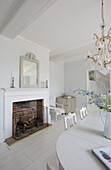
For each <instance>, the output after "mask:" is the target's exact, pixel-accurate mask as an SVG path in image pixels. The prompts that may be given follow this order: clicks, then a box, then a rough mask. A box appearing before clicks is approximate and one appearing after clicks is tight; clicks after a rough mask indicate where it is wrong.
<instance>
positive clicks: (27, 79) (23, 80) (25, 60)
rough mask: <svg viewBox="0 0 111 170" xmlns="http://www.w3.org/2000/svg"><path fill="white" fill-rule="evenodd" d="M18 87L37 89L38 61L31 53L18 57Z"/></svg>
mask: <svg viewBox="0 0 111 170" xmlns="http://www.w3.org/2000/svg"><path fill="white" fill-rule="evenodd" d="M20 87H21V88H37V87H39V61H38V60H37V59H36V56H35V55H34V54H33V53H27V54H26V55H25V56H20Z"/></svg>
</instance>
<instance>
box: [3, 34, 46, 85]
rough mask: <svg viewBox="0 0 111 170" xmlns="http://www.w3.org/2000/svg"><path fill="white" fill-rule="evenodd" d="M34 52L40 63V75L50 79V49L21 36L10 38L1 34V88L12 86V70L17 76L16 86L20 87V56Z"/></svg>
mask: <svg viewBox="0 0 111 170" xmlns="http://www.w3.org/2000/svg"><path fill="white" fill-rule="evenodd" d="M28 52H32V53H34V54H35V55H36V58H37V59H38V60H39V64H40V77H42V76H43V77H44V80H46V79H49V51H48V50H45V49H44V48H42V47H40V46H37V45H34V44H32V43H29V42H28V41H25V40H23V39H21V38H16V39H15V40H10V39H8V38H6V37H3V36H0V78H1V81H0V88H1V87H5V88H8V87H10V81H11V71H13V73H14V77H15V87H16V88H18V87H19V66H20V64H19V62H20V56H21V55H26V53H28Z"/></svg>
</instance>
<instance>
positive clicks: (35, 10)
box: [0, 0, 57, 39]
mask: <svg viewBox="0 0 111 170" xmlns="http://www.w3.org/2000/svg"><path fill="white" fill-rule="evenodd" d="M56 1H57V0H45V1H42V0H14V1H13V3H12V4H11V5H10V7H9V9H8V10H7V12H6V14H5V15H4V17H3V18H2V19H1V21H0V34H2V35H4V36H6V37H9V38H11V39H13V38H15V37H16V36H17V35H19V34H20V33H21V32H22V31H23V30H24V29H25V28H26V27H28V26H29V25H30V24H31V23H32V22H34V21H35V20H36V19H37V18H38V17H39V16H40V15H41V14H42V13H43V12H45V11H46V10H47V9H48V8H49V7H50V6H52V5H53V4H54V3H55V2H56Z"/></svg>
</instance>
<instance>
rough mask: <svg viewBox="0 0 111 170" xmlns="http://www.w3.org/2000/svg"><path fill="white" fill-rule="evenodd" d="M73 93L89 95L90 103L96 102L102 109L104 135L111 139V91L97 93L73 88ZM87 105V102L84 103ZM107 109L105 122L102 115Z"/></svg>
mask: <svg viewBox="0 0 111 170" xmlns="http://www.w3.org/2000/svg"><path fill="white" fill-rule="evenodd" d="M72 92H73V93H75V92H77V93H78V94H82V95H83V96H85V95H87V96H88V97H89V99H88V103H89V104H92V103H94V104H95V105H96V106H97V107H98V108H99V109H100V116H101V119H102V122H103V124H104V136H105V137H106V138H108V139H111V92H108V93H106V94H95V93H94V92H93V91H91V92H89V91H87V90H82V89H77V90H72ZM84 105H85V106H87V104H86V103H84ZM103 110H104V111H106V119H105V122H104V120H103V117H102V111H103Z"/></svg>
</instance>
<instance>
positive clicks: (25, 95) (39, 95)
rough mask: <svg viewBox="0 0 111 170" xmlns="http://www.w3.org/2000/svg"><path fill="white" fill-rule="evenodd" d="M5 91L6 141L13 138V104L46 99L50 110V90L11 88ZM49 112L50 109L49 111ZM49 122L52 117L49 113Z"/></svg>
mask: <svg viewBox="0 0 111 170" xmlns="http://www.w3.org/2000/svg"><path fill="white" fill-rule="evenodd" d="M2 90H3V133H4V140H5V139H7V138H9V137H12V116H13V115H12V114H13V113H12V112H13V110H12V109H13V102H18V101H29V100H38V99H44V106H47V107H48V108H49V89H46V88H12V89H11V88H10V89H2ZM48 110H49V109H48ZM48 122H49V123H50V116H49V111H48Z"/></svg>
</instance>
